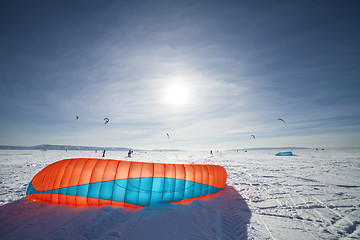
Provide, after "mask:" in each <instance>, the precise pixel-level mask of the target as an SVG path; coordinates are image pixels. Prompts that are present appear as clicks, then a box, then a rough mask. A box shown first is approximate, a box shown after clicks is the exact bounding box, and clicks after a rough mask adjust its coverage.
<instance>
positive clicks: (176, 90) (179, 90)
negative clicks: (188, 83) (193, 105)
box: [165, 85, 189, 105]
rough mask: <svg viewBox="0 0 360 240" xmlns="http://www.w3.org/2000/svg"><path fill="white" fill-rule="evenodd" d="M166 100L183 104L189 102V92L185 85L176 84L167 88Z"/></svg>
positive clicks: (175, 103)
mask: <svg viewBox="0 0 360 240" xmlns="http://www.w3.org/2000/svg"><path fill="white" fill-rule="evenodd" d="M165 100H166V102H167V103H169V104H173V105H182V104H185V103H187V102H188V100H189V92H188V90H187V89H186V87H185V86H183V85H174V86H171V87H169V88H168V89H167V92H166V99H165Z"/></svg>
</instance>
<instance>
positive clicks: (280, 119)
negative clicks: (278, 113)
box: [278, 118, 286, 125]
mask: <svg viewBox="0 0 360 240" xmlns="http://www.w3.org/2000/svg"><path fill="white" fill-rule="evenodd" d="M278 120H279V121H282V122H283V123H284V124H285V125H286V122H285V121H284V119H282V118H278Z"/></svg>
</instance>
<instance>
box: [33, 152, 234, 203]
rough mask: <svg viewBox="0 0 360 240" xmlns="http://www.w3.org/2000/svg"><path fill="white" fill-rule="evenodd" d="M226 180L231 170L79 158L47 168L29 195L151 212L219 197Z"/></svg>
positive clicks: (53, 201)
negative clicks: (167, 205) (156, 207)
mask: <svg viewBox="0 0 360 240" xmlns="http://www.w3.org/2000/svg"><path fill="white" fill-rule="evenodd" d="M226 178H227V173H226V170H225V169H224V168H223V167H221V166H217V165H198V164H164V163H143V162H132V161H123V160H110V159H93V158H76V159H65V160H61V161H58V162H55V163H53V164H50V165H48V166H47V167H45V168H44V169H43V170H41V171H40V172H39V173H38V174H36V175H35V176H34V178H33V179H32V180H31V182H30V184H29V186H28V189H27V191H26V195H27V198H30V199H34V200H40V201H45V202H50V203H56V204H68V205H75V206H90V205H116V206H126V207H146V206H148V205H153V204H162V203H171V202H181V201H182V200H186V199H193V198H199V197H203V196H207V195H211V194H214V193H216V192H218V191H220V190H221V189H222V188H223V187H224V186H225V184H226Z"/></svg>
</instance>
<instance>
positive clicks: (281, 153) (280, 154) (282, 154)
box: [275, 152, 294, 156]
mask: <svg viewBox="0 0 360 240" xmlns="http://www.w3.org/2000/svg"><path fill="white" fill-rule="evenodd" d="M275 156H294V154H293V153H292V152H279V153H277V154H275Z"/></svg>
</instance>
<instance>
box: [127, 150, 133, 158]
mask: <svg viewBox="0 0 360 240" xmlns="http://www.w3.org/2000/svg"><path fill="white" fill-rule="evenodd" d="M132 153H133V151H132V150H131V149H130V150H129V152H128V157H129V158H131V154H132Z"/></svg>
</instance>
